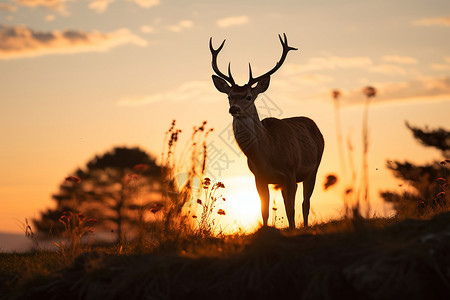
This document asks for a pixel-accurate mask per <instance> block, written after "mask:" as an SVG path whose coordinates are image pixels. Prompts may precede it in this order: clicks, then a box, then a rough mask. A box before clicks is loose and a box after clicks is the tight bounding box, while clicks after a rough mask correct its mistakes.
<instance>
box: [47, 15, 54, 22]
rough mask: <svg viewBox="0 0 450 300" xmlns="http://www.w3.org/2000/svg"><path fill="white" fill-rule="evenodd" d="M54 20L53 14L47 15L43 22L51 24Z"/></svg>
mask: <svg viewBox="0 0 450 300" xmlns="http://www.w3.org/2000/svg"><path fill="white" fill-rule="evenodd" d="M54 20H55V15H54V14H49V15H46V16H45V21H47V22H52V21H54Z"/></svg>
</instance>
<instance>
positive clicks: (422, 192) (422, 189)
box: [381, 123, 450, 216]
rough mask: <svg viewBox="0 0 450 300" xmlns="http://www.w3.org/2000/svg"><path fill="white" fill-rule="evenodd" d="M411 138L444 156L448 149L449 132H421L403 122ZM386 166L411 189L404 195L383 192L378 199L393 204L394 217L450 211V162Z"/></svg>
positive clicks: (446, 160) (449, 141)
mask: <svg viewBox="0 0 450 300" xmlns="http://www.w3.org/2000/svg"><path fill="white" fill-rule="evenodd" d="M406 126H407V127H408V129H410V130H411V131H412V133H413V134H414V137H415V138H416V139H417V140H418V141H420V142H421V143H422V144H424V145H427V146H430V147H434V148H437V149H438V150H441V151H442V154H443V155H448V153H449V152H448V151H449V150H450V131H446V130H444V129H442V128H440V129H437V130H428V129H420V128H417V127H413V126H411V125H409V124H408V123H406ZM387 167H388V168H389V169H390V170H392V171H393V173H394V176H396V177H397V178H400V179H402V180H404V181H405V182H406V183H407V184H408V187H409V188H410V190H405V191H404V192H403V193H397V192H393V191H384V192H382V193H381V196H382V197H383V198H384V200H385V201H386V202H389V203H392V204H393V206H394V209H395V210H396V211H397V214H399V215H402V216H426V215H429V214H433V213H435V212H439V211H446V210H448V209H449V208H450V201H449V190H448V181H449V180H450V172H449V170H450V161H449V160H448V159H445V160H442V161H441V162H437V161H435V162H433V163H429V164H426V165H422V166H419V165H415V164H413V163H411V162H409V161H405V162H400V161H388V162H387Z"/></svg>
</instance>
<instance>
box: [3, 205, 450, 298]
mask: <svg viewBox="0 0 450 300" xmlns="http://www.w3.org/2000/svg"><path fill="white" fill-rule="evenodd" d="M161 247H162V248H163V250H161V249H159V250H158V249H154V250H153V251H152V252H148V253H145V254H142V253H136V252H133V251H128V252H126V253H122V254H117V252H116V251H115V249H113V248H92V249H91V251H89V252H86V253H83V254H81V255H80V256H78V257H77V258H76V259H75V260H74V261H73V262H72V263H71V264H69V265H66V264H64V263H60V260H59V258H58V254H57V253H48V252H40V253H30V254H1V255H0V261H1V265H2V268H1V270H2V271H1V273H0V278H2V281H1V282H2V283H1V286H0V295H3V297H2V299H36V298H43V299H56V298H58V297H60V296H62V295H63V296H64V298H66V299H128V300H130V299H192V298H197V299H274V298H290V295H296V298H300V299H342V298H350V299H423V298H430V299H442V298H441V297H442V296H443V295H448V293H450V255H449V254H450V213H443V214H439V215H436V216H435V217H433V218H432V219H428V220H413V219H408V220H404V221H401V222H399V221H398V220H397V219H395V218H391V219H385V218H374V219H364V218H351V219H350V218H344V219H341V220H337V221H330V222H327V223H323V224H318V225H315V226H313V227H310V228H308V229H298V230H295V231H291V232H285V231H280V230H277V229H274V228H270V227H268V228H262V229H260V230H259V231H258V232H256V233H255V234H252V235H240V236H238V235H234V236H228V237H222V238H217V237H208V238H202V237H199V236H191V237H189V238H187V239H185V240H182V241H179V242H178V243H176V244H171V245H170V247H167V245H161Z"/></svg>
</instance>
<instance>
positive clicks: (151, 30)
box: [141, 25, 156, 33]
mask: <svg viewBox="0 0 450 300" xmlns="http://www.w3.org/2000/svg"><path fill="white" fill-rule="evenodd" d="M141 32H143V33H154V32H156V29H155V28H154V27H152V26H150V25H142V26H141Z"/></svg>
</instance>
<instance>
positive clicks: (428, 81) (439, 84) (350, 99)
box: [342, 76, 450, 104]
mask: <svg viewBox="0 0 450 300" xmlns="http://www.w3.org/2000/svg"><path fill="white" fill-rule="evenodd" d="M374 87H375V88H376V89H377V90H378V93H377V96H376V97H375V98H374V99H373V102H374V103H375V102H392V101H432V100H438V101H449V100H450V76H442V77H421V78H418V79H415V80H411V81H406V82H396V83H383V84H381V83H380V84H375V85H374ZM364 99H365V98H364V95H363V94H362V91H361V89H359V90H351V91H343V95H342V101H343V102H344V103H346V104H355V103H362V101H363V100H364Z"/></svg>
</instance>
